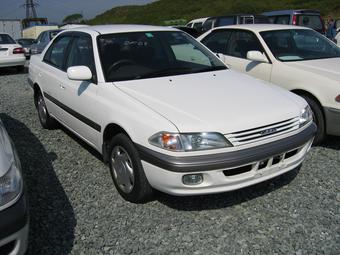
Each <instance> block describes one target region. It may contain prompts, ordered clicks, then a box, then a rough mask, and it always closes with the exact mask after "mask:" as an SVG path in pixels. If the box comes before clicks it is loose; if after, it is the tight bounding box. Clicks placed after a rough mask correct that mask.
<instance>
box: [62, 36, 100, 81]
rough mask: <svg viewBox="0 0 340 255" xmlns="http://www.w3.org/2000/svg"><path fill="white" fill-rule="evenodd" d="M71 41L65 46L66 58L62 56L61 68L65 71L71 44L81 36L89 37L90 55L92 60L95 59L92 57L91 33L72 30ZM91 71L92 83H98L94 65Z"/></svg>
mask: <svg viewBox="0 0 340 255" xmlns="http://www.w3.org/2000/svg"><path fill="white" fill-rule="evenodd" d="M72 37H73V38H72V41H71V42H70V43H69V45H68V47H67V52H66V58H64V62H63V69H64V71H65V72H66V71H67V68H66V66H67V62H68V60H69V57H70V51H71V49H72V46H73V44H74V43H76V42H77V40H78V39H80V38H81V37H87V38H88V39H90V42H91V46H92V57H93V61H95V58H94V47H93V41H92V37H91V35H89V34H87V33H84V32H73V33H72ZM91 72H93V73H92V76H93V78H92V83H94V84H98V78H97V68H96V65H95V67H94V70H91Z"/></svg>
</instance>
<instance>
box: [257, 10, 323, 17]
mask: <svg viewBox="0 0 340 255" xmlns="http://www.w3.org/2000/svg"><path fill="white" fill-rule="evenodd" d="M293 13H298V14H315V15H317V14H320V11H318V10H313V9H291V10H275V11H268V12H263V13H262V14H263V15H268V16H270V15H274V16H276V15H284V14H293Z"/></svg>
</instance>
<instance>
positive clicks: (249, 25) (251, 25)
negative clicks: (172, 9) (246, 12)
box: [213, 24, 310, 32]
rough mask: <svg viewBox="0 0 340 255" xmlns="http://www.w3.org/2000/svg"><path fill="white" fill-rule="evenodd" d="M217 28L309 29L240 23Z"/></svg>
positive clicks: (260, 29) (253, 29) (261, 29)
mask: <svg viewBox="0 0 340 255" xmlns="http://www.w3.org/2000/svg"><path fill="white" fill-rule="evenodd" d="M217 29H247V30H252V31H255V32H262V31H270V30H284V29H309V30H310V28H308V27H301V26H291V25H280V24H240V25H229V26H223V27H216V28H214V29H213V30H217Z"/></svg>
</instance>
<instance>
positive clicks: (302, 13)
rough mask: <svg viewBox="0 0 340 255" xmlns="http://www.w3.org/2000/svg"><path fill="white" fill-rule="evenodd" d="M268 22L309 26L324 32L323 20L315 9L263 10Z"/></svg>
mask: <svg viewBox="0 0 340 255" xmlns="http://www.w3.org/2000/svg"><path fill="white" fill-rule="evenodd" d="M262 14H263V15H265V16H267V17H268V19H269V21H270V23H273V24H283V25H293V26H303V27H309V28H312V29H314V30H316V31H318V32H319V33H321V34H325V26H324V22H323V20H322V18H321V15H320V12H319V11H317V10H307V9H304V10H280V11H270V12H264V13H262Z"/></svg>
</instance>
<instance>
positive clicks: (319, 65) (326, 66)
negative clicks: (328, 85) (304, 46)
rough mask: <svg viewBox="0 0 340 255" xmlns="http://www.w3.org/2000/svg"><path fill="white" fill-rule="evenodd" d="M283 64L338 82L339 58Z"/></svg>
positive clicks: (339, 71)
mask: <svg viewBox="0 0 340 255" xmlns="http://www.w3.org/2000/svg"><path fill="white" fill-rule="evenodd" d="M285 64H286V65H288V66H290V67H294V68H297V69H300V70H303V71H307V72H311V73H313V74H318V75H321V76H325V77H326V78H328V79H332V80H335V81H338V82H339V81H340V58H327V59H316V60H305V61H296V62H286V63H285Z"/></svg>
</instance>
